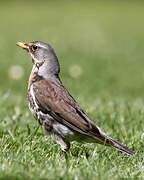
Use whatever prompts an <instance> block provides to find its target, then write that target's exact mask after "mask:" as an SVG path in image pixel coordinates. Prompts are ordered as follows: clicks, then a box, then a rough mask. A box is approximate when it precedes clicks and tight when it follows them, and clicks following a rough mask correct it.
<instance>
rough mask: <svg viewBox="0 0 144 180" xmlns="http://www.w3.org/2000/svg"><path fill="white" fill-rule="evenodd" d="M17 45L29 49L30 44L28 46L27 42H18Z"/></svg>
mask: <svg viewBox="0 0 144 180" xmlns="http://www.w3.org/2000/svg"><path fill="white" fill-rule="evenodd" d="M16 45H17V46H19V47H21V48H23V49H26V50H29V46H28V44H26V43H23V42H17V43H16Z"/></svg>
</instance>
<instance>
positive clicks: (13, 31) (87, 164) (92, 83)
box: [0, 1, 144, 180]
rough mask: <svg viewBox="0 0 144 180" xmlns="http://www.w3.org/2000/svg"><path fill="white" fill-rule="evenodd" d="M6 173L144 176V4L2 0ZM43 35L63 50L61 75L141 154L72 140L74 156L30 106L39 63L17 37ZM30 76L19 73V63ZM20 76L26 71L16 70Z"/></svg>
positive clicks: (1, 112)
mask: <svg viewBox="0 0 144 180" xmlns="http://www.w3.org/2000/svg"><path fill="white" fill-rule="evenodd" d="M0 3H1V5H0V20H1V28H0V40H1V41H0V59H1V60H0V83H1V87H0V179H18V180H19V179H80V180H81V179H123V178H134V179H139V178H140V179H143V177H144V143H143V142H144V123H143V121H144V93H143V91H144V83H143V81H144V72H143V67H144V60H143V59H144V53H143V44H144V35H143V32H144V25H143V23H142V22H143V18H144V11H143V6H144V3H143V2H142V1H131V2H130V1H117V2H116V1H108V2H107V1H89V2H87V1H73V2H67V1H61V2H59V1H54V2H51V1H40V2H38V1H13V2H11V1H7V2H3V1H1V2H0ZM20 40H21V41H32V40H42V41H45V42H49V43H50V44H51V45H52V46H53V47H54V49H55V50H56V52H57V55H58V58H59V60H60V64H61V78H62V81H63V83H64V85H65V86H66V87H67V89H68V90H69V91H70V93H71V94H72V95H73V96H74V97H75V99H76V100H77V101H78V103H79V104H80V106H81V107H82V108H83V109H84V110H85V111H86V112H87V113H88V115H89V116H90V117H91V119H92V120H93V121H94V122H95V123H96V124H97V125H99V126H100V127H101V128H102V129H103V130H104V131H105V132H107V134H108V135H110V136H111V137H113V138H115V139H117V140H119V141H120V142H122V143H124V144H126V145H127V146H128V147H129V148H131V149H133V150H134V151H135V153H136V155H135V157H129V156H127V155H125V154H122V153H120V152H118V151H116V150H114V149H112V148H108V147H104V146H101V145H97V144H83V145H80V144H78V143H76V142H74V143H72V147H71V150H70V152H69V153H68V156H67V158H66V159H62V158H61V157H60V154H61V151H60V148H59V146H58V145H57V144H56V143H55V142H54V141H52V140H51V139H50V138H48V137H46V136H44V134H43V131H42V129H41V127H39V126H38V124H37V122H36V121H35V120H34V118H33V117H32V115H31V113H30V112H29V109H28V106H27V97H26V90H27V81H28V76H29V74H30V71H31V68H32V64H31V61H30V60H29V59H30V58H29V56H28V55H27V54H26V53H25V52H24V51H22V50H21V49H19V48H17V47H16V46H15V43H16V41H20ZM15 66H18V67H20V68H21V71H22V70H23V71H24V75H21V76H20V78H19V79H18V80H15V78H14V77H13V75H12V73H11V68H12V67H15ZM14 73H15V74H16V75H18V74H17V73H18V72H14Z"/></svg>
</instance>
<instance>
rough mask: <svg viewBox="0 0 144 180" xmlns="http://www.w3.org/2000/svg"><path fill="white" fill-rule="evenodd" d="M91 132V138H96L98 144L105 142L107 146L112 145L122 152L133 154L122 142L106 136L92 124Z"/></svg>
mask: <svg viewBox="0 0 144 180" xmlns="http://www.w3.org/2000/svg"><path fill="white" fill-rule="evenodd" d="M91 134H92V135H93V138H94V139H95V140H97V142H98V143H100V144H105V145H107V146H112V147H114V148H116V149H119V150H120V151H122V152H125V153H127V154H129V155H134V152H133V151H131V150H130V149H128V147H126V146H124V145H123V144H121V143H119V142H118V141H116V140H115V139H112V138H111V137H109V136H107V135H106V134H105V133H104V132H103V131H102V130H101V129H100V128H99V127H98V126H96V125H94V124H92V131H91Z"/></svg>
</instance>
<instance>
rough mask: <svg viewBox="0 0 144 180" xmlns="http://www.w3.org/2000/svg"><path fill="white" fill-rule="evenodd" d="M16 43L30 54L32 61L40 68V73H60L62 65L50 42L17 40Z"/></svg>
mask: <svg viewBox="0 0 144 180" xmlns="http://www.w3.org/2000/svg"><path fill="white" fill-rule="evenodd" d="M16 45H17V46H19V47H21V48H23V49H25V50H26V51H27V52H28V53H29V54H30V56H31V57H32V62H33V63H34V66H35V67H37V68H38V73H39V74H40V75H43V76H46V75H54V74H56V75H57V74H58V73H59V71H60V67H59V63H58V59H57V56H56V54H55V52H54V50H53V48H52V47H51V46H50V45H49V44H47V43H44V42H40V41H34V42H30V43H23V42H17V43H16Z"/></svg>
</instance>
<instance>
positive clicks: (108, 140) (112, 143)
mask: <svg viewBox="0 0 144 180" xmlns="http://www.w3.org/2000/svg"><path fill="white" fill-rule="evenodd" d="M106 144H107V145H110V146H112V147H114V148H116V149H119V150H120V151H122V152H125V153H127V154H129V155H134V152H133V151H131V150H130V149H128V147H126V146H125V145H123V144H121V143H120V142H118V141H116V140H115V139H112V138H110V137H106Z"/></svg>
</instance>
